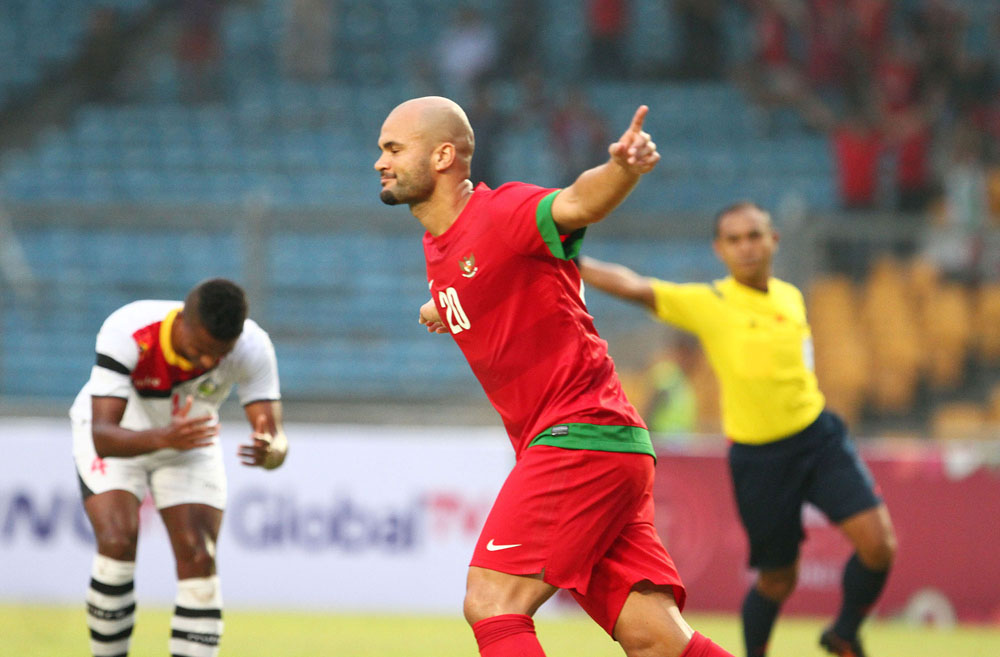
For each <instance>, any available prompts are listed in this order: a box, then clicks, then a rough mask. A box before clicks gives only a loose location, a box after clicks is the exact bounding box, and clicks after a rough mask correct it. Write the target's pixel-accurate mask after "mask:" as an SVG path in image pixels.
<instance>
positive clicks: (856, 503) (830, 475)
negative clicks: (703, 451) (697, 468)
mask: <svg viewBox="0 0 1000 657" xmlns="http://www.w3.org/2000/svg"><path fill="white" fill-rule="evenodd" d="M713 247H714V249H715V253H716V255H717V256H718V258H719V259H720V260H721V261H722V262H723V264H725V266H726V268H727V269H728V270H729V276H728V277H726V278H724V279H722V280H719V281H714V282H712V283H689V284H675V283H668V282H666V281H661V280H657V279H655V278H648V277H645V276H641V275H639V274H637V273H635V272H633V271H631V270H629V269H627V268H626V267H623V266H620V265H614V264H608V263H603V262H600V261H597V260H594V259H593V258H587V257H581V258H579V260H578V265H579V267H580V273H581V276H582V278H583V280H584V282H585V283H586V284H587V285H590V286H592V287H595V288H598V289H600V290H602V291H604V292H607V293H609V294H613V295H615V296H618V297H621V298H623V299H626V300H630V301H634V302H636V303H640V304H643V305H645V306H646V307H648V308H649V309H650V310H652V311H653V313H654V314H655V316H656V318H657V319H659V320H661V321H664V322H668V323H670V324H673V325H675V326H677V327H678V328H681V329H683V330H686V331H690V332H691V333H693V334H695V335H696V336H697V337H698V338H699V340H700V341H701V344H702V346H703V348H704V350H705V353H706V355H707V357H708V359H709V362H710V363H711V364H712V368H713V369H714V370H715V373H716V376H717V377H718V379H719V383H720V388H721V395H722V404H721V406H722V424H723V429H724V431H725V433H726V435H727V436H728V437H729V439H730V440H731V447H730V450H729V466H730V472H731V474H732V477H733V488H734V490H735V493H736V502H737V506H738V507H739V512H740V518H741V520H742V522H743V526H744V528H745V529H746V532H747V535H748V537H749V542H750V567H751V568H755V569H757V570H758V576H757V580H756V582H755V583H754V585H753V586H752V587H751V588H750V590H749V591H748V592H747V595H746V598H745V599H744V601H743V608H742V618H743V638H744V643H745V646H746V654H747V657H762V656H763V655H766V653H767V643H768V639H769V637H770V635H771V629H772V627H773V625H774V621H775V619H776V618H777V615H778V611H779V610H780V608H781V604H782V603H783V602H784V601H785V600H786V599H787V598H788V596H789V595H791V593H792V591H793V590H794V589H795V583H796V579H797V576H798V570H799V543H801V542H802V540H803V539H804V538H805V534H804V532H803V530H802V519H801V518H802V513H801V507H802V504H803V503H804V502H810V503H811V504H813V505H814V506H816V507H817V508H819V509H820V510H821V511H823V513H824V514H826V516H827V517H828V518H829V519H830V521H831V522H833V523H836V524H837V526H838V527H840V529H841V531H842V532H843V534H844V536H846V537H847V539H848V540H849V541H850V542H851V544H852V545H853V546H854V550H855V551H854V554H853V555H852V556H851V558H850V560H849V561H848V562H847V565H846V566H845V568H844V574H843V603H842V605H841V608H840V613H839V615H838V616H837V618H836V620H835V621H834V622H833V624H832V625H830V626H829V627H828V628H827V629H826V630H824V631H823V633H822V635H821V636H820V644H821V645H822V646H823V647H824V648H825V649H826V650H827V651H828V652H831V653H833V654H835V655H840V656H841V657H864V654H865V653H864V650H863V649H862V647H861V642H860V641H859V639H858V627H859V626H860V625H861V622H862V621H863V620H864V619H865V616H866V615H867V613H868V611H869V610H870V609H871V608H872V606H873V605H874V603H875V601H876V600H877V599H878V596H879V594H880V593H881V592H882V589H883V588H884V586H885V582H886V578H887V576H888V574H889V568H890V566H891V565H892V561H893V557H894V555H895V551H896V538H895V534H894V532H893V528H892V522H891V520H890V518H889V512H888V510H887V509H886V506H885V504H884V503H883V502H882V500H881V499H880V498H879V496H878V495H877V494H876V491H875V484H874V481H873V480H872V477H871V474H870V473H869V472H868V469H867V468H866V467H865V465H864V464H863V463H862V462H861V460H860V459H859V458H858V456H857V454H856V453H855V450H854V447H853V446H852V444H851V441H850V439H849V437H848V435H847V429H846V427H845V426H844V423H843V421H841V419H840V418H839V417H837V416H836V415H835V414H834V413H832V412H830V411H829V410H826V409H825V400H824V397H823V393H822V392H820V390H819V386H818V384H817V381H816V376H815V374H814V373H813V369H812V338H811V332H810V329H809V324H808V322H807V321H806V313H805V304H804V303H803V300H802V294H801V293H800V292H799V290H798V289H797V288H795V287H794V286H793V285H791V284H789V283H786V282H785V281H781V280H779V279H777V278H773V277H772V276H771V266H772V260H773V257H774V254H775V252H776V251H777V248H778V233H777V232H776V231H775V230H774V228H773V227H772V225H771V218H770V216H769V215H768V213H767V212H766V211H764V210H763V209H762V208H760V207H759V206H757V205H755V204H753V203H749V202H741V203H737V204H734V205H731V206H729V207H727V208H725V209H723V210H722V211H721V212H719V214H718V215H716V217H715V226H714V239H713Z"/></svg>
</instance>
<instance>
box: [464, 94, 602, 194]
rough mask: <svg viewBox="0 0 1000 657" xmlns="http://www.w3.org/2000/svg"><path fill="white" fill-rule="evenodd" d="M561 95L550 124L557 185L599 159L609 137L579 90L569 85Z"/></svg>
mask: <svg viewBox="0 0 1000 657" xmlns="http://www.w3.org/2000/svg"><path fill="white" fill-rule="evenodd" d="M564 98H565V102H563V104H562V105H561V106H559V107H558V108H557V109H556V110H555V112H554V113H553V114H552V121H551V123H550V135H551V139H552V145H553V148H554V150H555V155H556V161H557V162H558V163H559V166H560V167H561V171H560V172H559V183H558V184H559V186H560V187H565V186H566V185H569V184H570V183H571V182H573V181H574V180H575V179H576V176H577V174H578V172H580V171H584V170H586V169H589V168H590V167H592V166H594V163H596V162H600V161H602V160H603V159H604V158H605V157H606V155H605V154H606V152H607V150H608V147H607V145H608V143H609V141H610V139H611V135H610V133H609V132H608V128H607V125H606V124H605V121H604V117H603V116H601V114H600V113H599V112H598V111H597V110H596V109H594V108H593V106H591V104H590V102H589V101H588V100H587V96H586V94H585V93H584V91H583V89H581V88H580V87H573V88H571V89H570V90H569V91H568V92H567V93H566V94H565V95H564ZM477 125H478V124H477Z"/></svg>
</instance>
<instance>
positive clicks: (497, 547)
mask: <svg viewBox="0 0 1000 657" xmlns="http://www.w3.org/2000/svg"><path fill="white" fill-rule="evenodd" d="M521 545H522V544H521V543H511V544H510V545H497V544H496V543H494V542H493V539H492V538H491V539H490V542H489V543H487V544H486V549H487V550H489V551H490V552H496V551H497V550H509V549H510V548H516V547H521Z"/></svg>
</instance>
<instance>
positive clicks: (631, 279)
mask: <svg viewBox="0 0 1000 657" xmlns="http://www.w3.org/2000/svg"><path fill="white" fill-rule="evenodd" d="M577 265H578V266H579V268H580V277H581V278H582V279H583V282H584V283H586V284H587V285H589V286H591V287H596V288H597V289H598V290H601V291H602V292H606V293H608V294H612V295H614V296H616V297H619V298H622V299H625V300H626V301H632V302H634V303H638V304H642V305H644V306H647V307H649V308H652V307H654V305H655V297H654V294H653V285H652V283H650V281H649V279H648V278H646V277H645V276H642V275H640V274H637V273H636V272H634V271H632V270H631V269H629V268H628V267H625V266H623V265H618V264H614V263H609V262H601V261H600V260H595V259H594V258H589V257H587V256H580V258H579V259H578V260H577Z"/></svg>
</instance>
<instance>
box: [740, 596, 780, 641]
mask: <svg viewBox="0 0 1000 657" xmlns="http://www.w3.org/2000/svg"><path fill="white" fill-rule="evenodd" d="M780 609H781V603H779V602H775V601H774V600H772V599H770V598H768V597H765V596H763V595H761V593H760V591H758V590H757V587H756V586H751V587H750V590H749V591H748V592H747V595H746V597H745V598H743V611H742V614H743V644H744V647H746V651H747V657H763V655H765V654H767V642H768V640H769V639H770V638H771V628H773V627H774V620H775V619H776V618H777V617H778V610H780Z"/></svg>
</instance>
